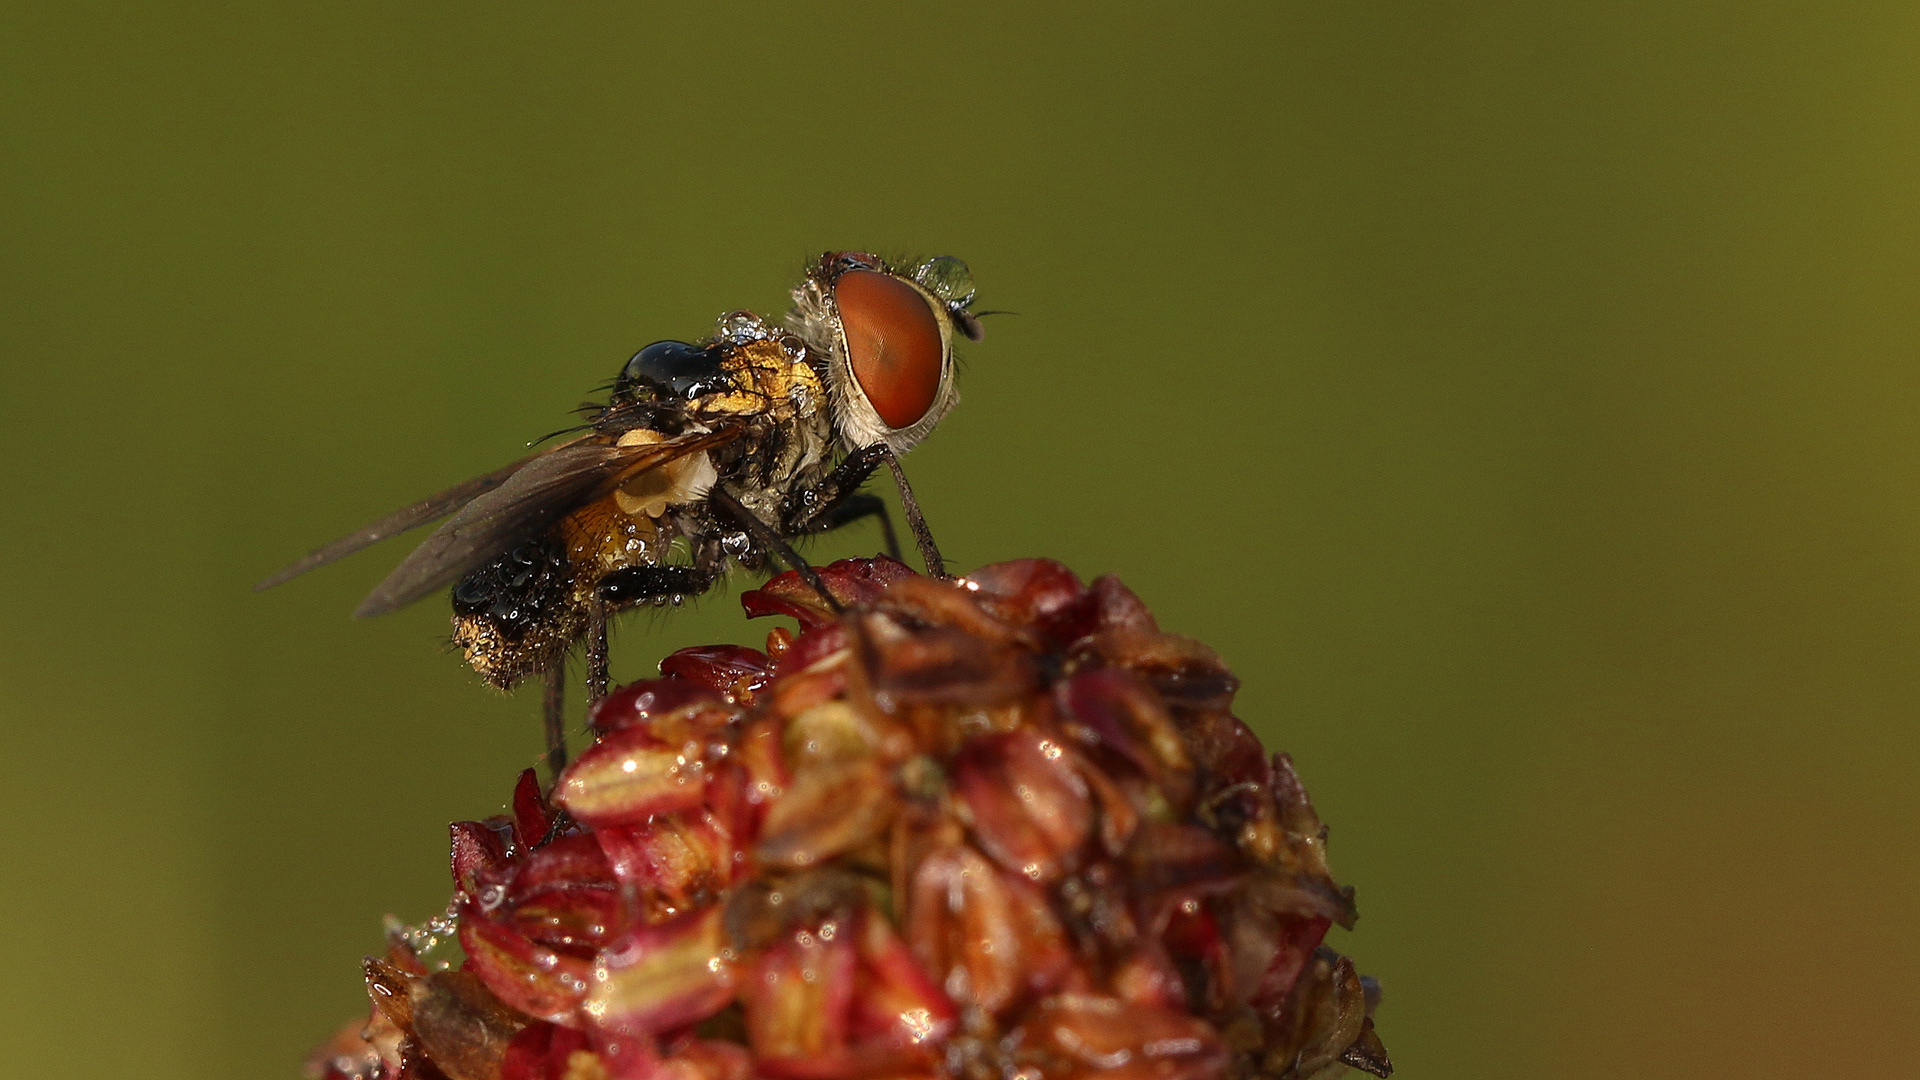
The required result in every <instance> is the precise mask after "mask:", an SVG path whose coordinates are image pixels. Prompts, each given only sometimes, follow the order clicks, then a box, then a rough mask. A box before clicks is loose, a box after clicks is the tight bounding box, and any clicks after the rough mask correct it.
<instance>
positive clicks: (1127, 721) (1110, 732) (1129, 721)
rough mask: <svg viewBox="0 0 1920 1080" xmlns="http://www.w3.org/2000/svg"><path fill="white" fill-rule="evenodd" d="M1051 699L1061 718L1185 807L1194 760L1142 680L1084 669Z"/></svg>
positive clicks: (1060, 686) (1120, 672)
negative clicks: (1082, 727) (1072, 722)
mask: <svg viewBox="0 0 1920 1080" xmlns="http://www.w3.org/2000/svg"><path fill="white" fill-rule="evenodd" d="M1054 696H1055V699H1056V701H1057V702H1058V704H1059V706H1060V709H1061V711H1062V712H1063V713H1064V714H1066V715H1067V716H1069V717H1072V718H1073V719H1075V720H1078V721H1080V723H1082V724H1084V725H1085V726H1086V729H1087V730H1088V731H1090V732H1091V733H1092V734H1093V735H1094V736H1095V737H1096V738H1097V741H1098V743H1099V744H1100V745H1103V746H1105V747H1107V748H1108V749H1110V750H1112V751H1114V752H1116V753H1118V754H1119V755H1120V756H1121V757H1123V758H1125V759H1126V760H1127V761H1129V762H1131V763H1133V765H1134V766H1136V767H1137V768H1139V769H1140V771H1141V772H1143V773H1145V774H1146V775H1147V776H1148V777H1150V778H1151V779H1152V780H1153V781H1154V782H1155V783H1156V784H1157V785H1158V786H1159V787H1160V790H1161V793H1162V794H1163V795H1164V796H1165V797H1166V798H1167V800H1168V801H1169V802H1172V803H1174V804H1175V805H1176V806H1184V805H1185V804H1186V803H1187V801H1188V800H1189V798H1190V797H1191V794H1192V790H1191V789H1192V776H1191V770H1192V768H1193V762H1192V759H1191V758H1190V757H1189V756H1188V754H1187V748H1186V743H1185V742H1184V741H1183V740H1182V739H1181V737H1180V730H1179V729H1178V728H1177V727H1175V726H1174V723H1173V718H1172V717H1171V716H1170V715H1168V713H1167V709H1166V706H1164V705H1162V704H1161V702H1160V699H1159V695H1157V694H1155V693H1154V692H1153V690H1152V688H1151V687H1149V686H1148V685H1147V684H1146V683H1145V682H1144V681H1143V680H1141V679H1140V678H1139V677H1138V676H1135V675H1133V674H1132V673H1130V672H1127V671H1123V670H1118V669H1114V668H1103V669H1097V670H1093V671H1082V672H1080V673H1079V674H1077V675H1075V676H1073V678H1071V679H1068V680H1067V681H1066V682H1064V683H1060V684H1058V685H1057V686H1056V687H1055V691H1054Z"/></svg>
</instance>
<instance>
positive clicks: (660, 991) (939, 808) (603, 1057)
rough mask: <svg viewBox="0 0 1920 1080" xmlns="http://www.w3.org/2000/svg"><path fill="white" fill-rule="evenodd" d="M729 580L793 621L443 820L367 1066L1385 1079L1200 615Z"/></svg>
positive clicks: (843, 1076) (460, 1072)
mask: <svg viewBox="0 0 1920 1080" xmlns="http://www.w3.org/2000/svg"><path fill="white" fill-rule="evenodd" d="M820 573H821V577H822V579H823V581H824V582H825V584H826V586H827V588H828V590H829V591H830V592H831V593H832V594H833V595H834V597H835V598H836V600H837V601H838V602H839V605H840V607H841V608H842V609H843V610H842V611H838V612H836V611H834V610H832V609H831V608H830V606H829V605H828V604H827V603H826V602H825V601H824V600H823V599H822V598H821V597H820V596H819V595H818V594H816V593H815V592H814V591H813V590H812V589H811V588H810V587H808V586H807V585H806V584H804V583H803V582H802V581H801V580H800V579H799V578H798V577H797V576H796V575H794V574H791V573H789V574H783V575H781V576H780V577H777V578H775V579H773V580H772V581H770V582H768V583H767V584H766V585H765V586H764V587H762V588H760V589H757V590H754V591H752V592H749V593H747V594H745V595H744V596H743V597H742V602H743V604H744V605H745V607H746V609H747V612H748V613H749V614H750V615H756V616H758V615H784V616H790V617H792V618H793V619H795V620H796V621H797V623H798V625H799V633H798V634H797V635H795V634H793V633H790V632H789V631H787V630H786V629H785V628H784V627H782V628H779V629H776V630H774V631H773V632H772V633H770V634H769V635H768V640H767V649H766V651H764V652H762V651H758V650H754V649H748V648H744V647H740V646H731V645H720V646H707V647H703V648H695V649H683V650H681V651H679V652H676V653H674V654H673V655H671V656H669V657H667V659H666V660H664V661H663V662H662V663H661V665H660V666H661V672H662V675H661V677H660V678H657V679H648V680H644V681H641V682H636V683H632V684H630V685H628V686H625V687H622V688H621V689H619V690H617V691H615V692H614V693H613V694H612V695H611V696H609V697H608V698H607V699H606V700H604V701H603V702H601V703H600V705H599V706H598V708H597V709H596V710H595V711H594V713H593V716H592V724H593V728H594V732H595V738H594V741H593V744H592V745H591V746H590V747H588V748H587V749H586V751H585V752H584V753H582V754H581V756H580V758H579V760H577V761H575V762H574V763H573V764H572V765H571V766H570V767H569V768H568V769H567V770H566V771H565V772H564V773H563V774H562V775H561V776H560V777H559V778H558V780H557V782H556V783H555V784H554V787H553V789H552V791H551V792H550V793H543V792H542V791H541V790H540V787H539V785H538V784H537V782H536V781H535V778H534V775H533V772H532V770H528V771H527V772H525V773H523V774H522V775H521V777H520V781H519V784H518V786H517V787H516V789H515V792H514V798H513V814H512V815H511V816H507V817H500V818H493V819H489V820H486V821H478V822H460V823H458V824H455V825H454V826H453V860H452V861H453V877H454V883H455V886H456V891H455V894H454V901H453V908H452V909H451V910H452V913H453V916H454V918H455V920H456V921H457V925H458V937H459V942H460V945H461V947H462V949H463V950H464V952H465V960H464V962H463V963H462V964H461V965H460V967H459V968H458V970H438V971H435V970H429V968H428V967H427V966H426V965H425V964H423V963H422V962H421V961H420V959H419V958H418V956H417V955H416V953H415V950H414V948H413V947H412V945H411V944H410V941H409V940H408V939H407V938H406V937H405V936H404V935H394V936H393V937H392V947H391V948H390V950H389V952H388V954H387V956H386V957H384V958H382V959H369V960H368V961H367V964H366V974H367V984H368V989H369V992H370V994H371V996H372V999H373V1013H372V1018H371V1020H370V1021H369V1022H368V1023H367V1024H366V1025H365V1026H364V1028H361V1029H357V1030H349V1031H344V1032H342V1034H341V1035H340V1036H338V1037H337V1038H336V1039H335V1041H334V1042H332V1043H329V1044H328V1045H327V1046H326V1047H323V1048H322V1049H321V1050H320V1051H316V1054H315V1057H314V1059H313V1061H312V1063H311V1064H312V1068H311V1070H310V1071H311V1073H312V1075H316V1076H324V1077H329V1078H346V1077H355V1078H362V1080H396V1078H403V1077H404V1078H418V1080H429V1078H437V1077H447V1078H450V1080H494V1078H498V1080H599V1078H606V1080H620V1078H645V1080H747V1078H748V1077H756V1076H757V1077H765V1078H769V1080H891V1078H907V1077H929V1078H931V1077H955V1078H962V1080H1091V1078H1092V1077H1094V1076H1095V1075H1099V1076H1101V1077H1104V1078H1111V1080H1216V1078H1228V1080H1232V1078H1242V1077H1246V1078H1251V1077H1255V1076H1260V1077H1270V1078H1273V1080H1296V1078H1298V1080H1304V1078H1309V1077H1326V1076H1332V1075H1336V1074H1338V1073H1340V1072H1343V1071H1345V1069H1346V1068H1347V1067H1349V1066H1352V1067H1358V1068H1361V1069H1364V1070H1366V1071H1368V1072H1371V1073H1373V1074H1375V1075H1378V1076H1386V1075H1387V1074H1388V1073H1389V1072H1390V1071H1391V1066H1390V1065H1389V1063H1388V1060H1387V1055H1386V1051H1385V1048H1384V1047H1383V1046H1382V1045H1381V1043H1380V1040H1379V1039H1378V1037H1377V1036H1375V1034H1374V1032H1373V1021H1372V1018H1371V1017H1372V1013H1373V1010H1374V1007H1375V1005H1376V1003H1377V1001H1378V996H1379V995H1378V989H1377V987H1375V985H1374V984H1373V983H1372V982H1371V980H1367V979H1363V978H1361V977H1360V976H1359V975H1358V974H1357V973H1356V972H1355V970H1354V967H1353V964H1352V963H1351V962H1350V961H1349V960H1347V959H1346V958H1345V957H1343V956H1340V955H1338V954H1336V953H1334V952H1332V951H1331V950H1329V949H1327V948H1325V947H1324V946H1323V945H1322V944H1321V939H1322V938H1323V937H1324V936H1325V934H1326V933H1327V930H1328V928H1329V927H1330V926H1332V925H1333V924H1335V923H1338V924H1340V925H1342V926H1346V927H1351V926H1352V924H1353V920H1354V916H1355V912H1354V905H1353V893H1352V890H1350V889H1342V888H1340V887H1339V886H1337V885H1335V883H1334V881H1333V879H1332V877H1331V875H1330V874H1329V873H1328V869H1327V862H1326V830H1325V828H1324V826H1322V825H1321V823H1320V820H1319V818H1318V816H1317V815H1316V814H1315V813H1314V810H1313V806H1312V804H1311V803H1310V802H1309V801H1308V799H1307V795H1306V791H1305V789H1304V788H1303V787H1302V786H1301V784H1300V781H1299V778H1298V776H1296V775H1295V773H1294V770H1293V766H1292V763H1291V762H1290V760H1289V759H1288V758H1287V756H1286V755H1285V754H1279V755H1274V756H1272V757H1269V756H1268V754H1267V753H1266V751H1265V750H1264V749H1263V748H1262V747H1261V745H1260V742H1259V740H1258V739H1257V738H1256V737H1255V736H1254V735H1253V733H1252V732H1251V731H1249V730H1248V728H1247V727H1246V725H1245V724H1243V723H1241V722H1240V720H1238V719H1237V718H1235V717H1234V715H1233V714H1232V713H1231V711H1229V710H1230V706H1231V703H1232V699H1233V695H1234V691H1235V689H1236V688H1237V685H1238V684H1237V681H1236V680H1235V678H1234V676H1233V674H1232V673H1231V672H1229V671H1228V670H1227V668H1226V666H1225V665H1224V664H1223V663H1221V661H1220V659H1219V657H1218V656H1217V655H1215V654H1214V653H1213V651H1212V650H1210V649H1208V648H1207V647H1205V646H1204V645H1201V644H1199V643H1198V642H1195V641H1192V640H1190V639H1187V638H1183V637H1178V636H1175V635H1172V634H1166V633H1163V632H1161V630H1160V629H1159V627H1158V626H1157V625H1156V624H1155V622H1154V620H1153V617H1152V615H1151V614H1149V613H1148V611H1147V609H1146V607H1145V606H1144V605H1143V604H1142V603H1141V602H1140V601H1139V599H1138V598H1137V597H1135V596H1134V595H1133V594H1132V593H1131V592H1129V591H1128V590H1127V589H1126V587H1125V586H1123V585H1121V584H1120V583H1119V581H1118V580H1117V579H1114V578H1111V577H1105V578H1101V579H1099V580H1097V581H1095V582H1093V583H1092V584H1091V585H1084V584H1082V583H1081V581H1080V580H1079V579H1078V578H1077V577H1075V576H1074V575H1073V574H1072V573H1071V572H1070V571H1068V570H1067V569H1066V568H1065V567H1063V566H1061V565H1059V564H1058V563H1054V562H1050V561H1047V560H1040V559H1028V560H1020V561H1016V562H1009V563H1000V564H997V565H994V566H989V567H986V568H984V569H982V570H980V571H978V572H976V573H974V574H972V575H969V576H968V577H965V578H962V579H959V580H957V581H938V580H932V579H929V578H924V577H921V576H919V575H917V574H915V573H913V572H912V571H911V570H909V569H908V568H907V567H905V566H904V565H902V564H900V563H898V562H895V561H893V560H891V559H886V558H875V559H849V560H844V561H842V562H837V563H834V564H832V565H831V566H828V567H825V568H823V569H822V570H821V572H820Z"/></svg>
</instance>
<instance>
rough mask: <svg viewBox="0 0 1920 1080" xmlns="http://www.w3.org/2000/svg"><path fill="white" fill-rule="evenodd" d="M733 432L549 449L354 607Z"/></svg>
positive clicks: (413, 593) (419, 591)
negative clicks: (637, 442) (627, 443)
mask: <svg viewBox="0 0 1920 1080" xmlns="http://www.w3.org/2000/svg"><path fill="white" fill-rule="evenodd" d="M737 434H738V432H737V431H733V430H721V431H716V432H706V433H700V434H695V435H683V436H680V437H678V438H674V439H669V440H667V441H665V442H657V443H644V444H641V445H638V446H618V445H614V444H612V443H608V442H603V441H600V440H592V439H589V440H583V441H581V442H577V443H570V444H568V445H566V446H560V447H556V448H554V449H552V450H549V451H547V452H546V453H544V454H541V455H540V456H538V457H536V458H534V459H533V460H532V461H529V462H527V463H526V464H525V465H524V466H522V467H521V468H520V469H519V470H518V471H516V472H514V473H513V474H512V475H511V476H509V477H507V478H506V480H505V481H504V482H502V483H501V484H500V485H499V486H498V487H496V488H494V489H492V490H490V491H487V492H485V493H484V494H482V495H480V496H479V497H478V498H475V499H473V500H471V501H470V502H468V503H467V504H466V505H465V506H463V507H461V508H460V510H459V511H458V512H457V513H455V514H454V515H453V516H452V517H450V518H448V519H447V521H446V523H445V524H443V525H441V526H440V527H439V528H438V529H435V530H434V532H433V535H432V536H429V537H427V538H426V539H425V540H423V541H421V543H420V546H419V547H417V548H414V549H413V552H412V554H410V555H408V556H407V557H406V558H405V559H403V560H401V562H400V565H399V566H396V567H394V569H393V573H391V574H388V575H387V579H386V580H385V581H382V582H381V583H380V584H379V586H378V587H376V588H375V589H374V590H373V591H372V592H371V593H368V594H367V598H366V599H365V600H362V601H361V602H360V606H359V607H358V608H356V609H354V612H353V613H354V615H356V616H359V617H365V616H368V615H384V614H386V613H387V612H389V611H395V610H398V609H400V608H403V607H405V606H407V605H408V604H411V603H413V602H414V601H415V600H419V599H421V598H422V597H424V596H427V595H428V594H430V593H432V592H434V591H435V590H437V589H439V588H441V587H442V586H445V585H451V584H452V583H453V582H455V581H457V580H458V579H459V578H461V577H462V576H464V575H465V574H466V573H467V572H468V571H470V570H473V569H474V568H476V567H479V566H482V565H484V564H486V563H487V562H489V561H491V560H493V559H496V558H498V557H499V556H500V555H501V554H502V553H504V552H507V551H510V550H512V549H513V547H514V545H516V544H519V543H520V542H521V541H523V540H526V539H528V538H530V537H533V536H537V535H538V534H540V533H542V532H544V531H546V530H547V529H548V528H551V527H552V526H553V524H554V523H555V522H557V521H559V520H560V519H561V518H562V517H565V516H566V515H567V514H569V513H571V512H573V511H574V510H576V509H578V508H579V507H581V506H583V505H585V504H587V503H589V502H592V501H593V500H594V499H597V498H599V497H601V496H602V495H605V494H606V493H607V492H609V491H612V490H613V489H614V488H616V487H618V486H620V485H621V484H623V483H626V482H627V481H628V480H630V479H632V478H633V477H634V476H636V475H638V474H639V473H643V472H646V471H647V470H649V469H657V468H659V467H660V466H662V465H665V464H666V463H668V462H670V461H673V460H675V459H677V458H681V457H685V456H687V455H688V454H694V453H698V452H700V451H702V450H705V449H707V448H709V447H713V446H718V445H720V444H721V443H724V442H729V441H731V440H732V439H733V438H734V437H735V436H736V435H737Z"/></svg>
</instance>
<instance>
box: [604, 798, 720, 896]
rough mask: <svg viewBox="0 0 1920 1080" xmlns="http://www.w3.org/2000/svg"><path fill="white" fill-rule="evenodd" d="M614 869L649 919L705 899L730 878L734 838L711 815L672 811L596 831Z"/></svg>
mask: <svg viewBox="0 0 1920 1080" xmlns="http://www.w3.org/2000/svg"><path fill="white" fill-rule="evenodd" d="M593 835H594V838H595V839H597V840H598V841H599V842H600V850H601V851H603V852H605V853H606V856H607V860H608V861H609V862H610V863H611V864H612V866H613V873H614V875H615V876H616V877H618V878H619V880H620V883H621V884H622V885H624V886H625V887H626V888H627V890H628V891H629V892H630V893H631V894H633V895H635V896H637V897H638V898H639V902H640V913H641V917H642V918H643V919H644V920H646V921H647V922H658V921H660V920H662V919H665V918H667V917H670V916H672V915H675V914H678V913H680V912H684V911H687V910H689V909H691V908H693V907H694V906H696V905H699V904H703V903H705V902H706V901H707V900H708V899H710V898H711V897H712V896H713V895H714V894H715V893H717V892H719V890H721V889H723V888H725V887H726V886H727V884H728V883H729V882H730V881H731V878H732V872H733V864H734V858H733V844H732V842H731V841H730V840H729V839H728V837H727V834H726V831H725V830H724V829H722V828H721V827H720V826H719V825H718V824H716V823H715V822H714V820H713V818H712V816H711V815H708V814H705V813H702V812H700V811H687V812H685V813H681V814H668V815H662V816H660V817H656V818H654V819H653V820H652V821H649V822H646V823H645V824H641V825H613V826H608V827H606V828H602V829H596V830H595V831H594V834H593Z"/></svg>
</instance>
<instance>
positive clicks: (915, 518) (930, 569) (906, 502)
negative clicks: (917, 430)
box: [880, 446, 953, 581]
mask: <svg viewBox="0 0 1920 1080" xmlns="http://www.w3.org/2000/svg"><path fill="white" fill-rule="evenodd" d="M880 451H881V453H882V454H883V455H885V457H886V462H887V468H888V469H891V470H892V471H893V483H894V486H895V487H897V488H899V489H900V508H901V509H902V510H905V511H906V512H907V527H908V528H910V529H912V530H913V540H914V543H916V544H918V545H919V546H920V561H921V562H923V563H926V564H927V574H928V575H929V576H931V577H934V578H938V579H940V580H943V581H944V580H946V579H947V578H950V577H952V576H953V575H952V574H949V573H947V560H945V559H943V558H941V557H940V545H938V544H936V543H934V542H933V530H932V529H929V528H927V516H926V515H925V514H922V513H921V512H920V500H918V499H916V498H914V497H913V485H912V484H909V483H907V474H906V473H905V472H903V471H901V469H900V459H899V458H897V457H894V456H893V451H892V450H889V449H887V448H886V447H885V446H882V447H880Z"/></svg>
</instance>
